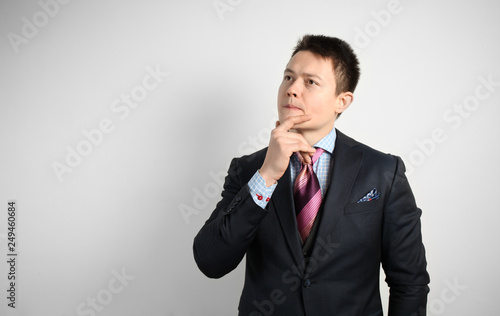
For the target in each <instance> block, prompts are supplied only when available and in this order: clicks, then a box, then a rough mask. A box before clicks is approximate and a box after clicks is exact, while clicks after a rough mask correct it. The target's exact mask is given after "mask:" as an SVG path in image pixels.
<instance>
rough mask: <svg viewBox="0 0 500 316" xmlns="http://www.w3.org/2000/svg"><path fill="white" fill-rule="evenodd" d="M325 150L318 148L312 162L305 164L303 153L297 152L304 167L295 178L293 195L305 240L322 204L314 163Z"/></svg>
mask: <svg viewBox="0 0 500 316" xmlns="http://www.w3.org/2000/svg"><path fill="white" fill-rule="evenodd" d="M323 151H324V150H323V149H322V148H316V153H315V154H314V156H313V157H312V162H311V163H310V164H305V163H304V158H302V155H301V154H299V153H297V152H296V153H295V155H296V156H297V157H298V158H299V161H300V162H301V164H302V168H301V169H300V172H299V174H298V175H297V178H296V179H295V184H294V187H293V197H294V200H295V210H296V211H298V212H299V213H298V215H297V227H298V229H299V233H300V237H301V238H302V241H303V242H304V241H305V240H306V239H307V237H308V236H309V233H310V232H311V228H312V225H313V223H314V219H315V218H316V215H317V214H318V210H319V207H320V206H321V201H322V198H321V189H320V187H319V182H318V177H316V174H315V173H314V171H313V164H314V163H315V162H316V161H317V160H318V158H319V156H321V154H322V153H323Z"/></svg>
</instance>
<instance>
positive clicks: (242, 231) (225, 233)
mask: <svg viewBox="0 0 500 316" xmlns="http://www.w3.org/2000/svg"><path fill="white" fill-rule="evenodd" d="M242 171H243V168H242V167H241V166H240V159H237V158H235V159H233V161H232V162H231V165H230V167H229V171H228V175H227V176H226V179H225V182H224V188H223V191H222V200H221V201H220V202H219V203H218V204H217V206H216V208H215V210H214V211H213V213H212V214H211V216H210V218H209V219H208V220H207V221H206V223H205V224H204V226H203V227H202V228H201V230H200V231H199V232H198V234H197V235H196V237H195V239H194V244H193V252H194V258H195V261H196V264H197V265H198V268H199V269H200V270H201V271H202V272H203V273H204V274H205V275H206V276H208V277H210V278H220V277H222V276H224V275H225V274H227V273H229V272H231V271H232V270H234V269H235V268H236V267H237V266H238V264H239V263H240V262H241V260H242V259H243V256H244V255H245V253H246V250H247V248H248V246H249V245H250V243H251V242H252V241H253V239H254V237H255V234H256V233H257V230H258V227H259V225H260V223H261V221H262V220H263V219H264V217H265V216H266V215H267V214H268V211H267V210H265V209H262V208H261V207H260V206H258V205H257V204H256V203H255V202H254V201H253V199H252V197H251V196H250V193H249V188H248V185H247V182H248V179H246V177H242ZM242 178H245V179H242Z"/></svg>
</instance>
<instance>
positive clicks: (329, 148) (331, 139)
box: [313, 128, 337, 154]
mask: <svg viewBox="0 0 500 316" xmlns="http://www.w3.org/2000/svg"><path fill="white" fill-rule="evenodd" d="M336 139H337V132H336V131H335V128H332V130H331V131H330V133H328V134H327V135H326V136H325V137H323V138H322V139H320V140H319V141H318V142H317V143H316V144H314V146H313V147H319V148H323V149H324V150H325V151H326V152H328V153H330V154H333V149H334V148H335V140H336Z"/></svg>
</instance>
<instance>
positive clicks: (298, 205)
mask: <svg viewBox="0 0 500 316" xmlns="http://www.w3.org/2000/svg"><path fill="white" fill-rule="evenodd" d="M358 79H359V66H358V60H357V57H356V55H355V54H354V52H353V51H352V49H351V48H350V46H349V45H348V44H347V43H345V42H344V41H342V40H340V39H337V38H331V37H325V36H312V35H306V36H304V37H303V38H302V39H301V40H300V41H299V42H298V44H297V46H296V48H295V50H294V52H293V54H292V57H291V59H290V61H289V62H288V64H287V66H286V68H285V71H284V76H283V82H282V83H281V86H280V88H279V92H278V115H279V122H277V124H276V128H275V129H274V130H273V131H272V133H271V139H270V141H269V146H268V148H265V149H263V150H260V151H258V152H256V153H254V154H252V155H249V156H244V157H241V158H238V159H234V160H233V161H232V163H231V166H230V168H229V172H228V176H227V177H226V180H225V183H224V189H223V192H222V200H221V201H220V202H219V203H218V204H217V207H216V209H215V211H214V212H213V213H212V215H211V216H210V218H209V219H208V220H207V222H206V223H205V225H204V226H203V228H202V229H201V230H200V232H199V233H198V235H197V236H196V238H195V240H194V257H195V260H196V263H197V264H198V267H199V268H200V270H201V271H202V272H203V273H204V274H205V275H207V276H208V277H212V278H219V277H222V276H224V275H225V274H227V273H229V272H230V271H232V270H233V269H234V268H236V266H237V265H238V264H239V263H240V261H241V260H242V258H243V257H244V255H245V254H246V274H245V285H244V288H243V292H242V295H241V299H240V304H239V315H245V316H246V315H284V316H294V315H308V316H311V315H318V316H324V315H339V316H342V315H344V316H357V315H360V316H361V315H366V316H376V315H377V316H378V315H382V307H381V300H380V293H379V273H380V264H382V267H383V269H384V271H385V274H386V282H387V283H388V285H389V287H390V299H389V315H390V316H422V315H425V314H426V312H425V307H426V303H427V293H428V291H429V288H428V286H427V285H428V283H429V276H428V274H427V271H426V259H425V251H424V247H423V244H422V238H421V232H420V230H421V229H420V215H421V211H420V209H418V208H417V206H416V204H415V200H414V197H413V194H412V192H411V189H410V187H409V184H408V181H407V179H406V177H405V175H404V171H405V168H404V165H403V162H402V160H401V159H400V158H399V157H396V156H392V155H388V154H383V153H381V152H378V151H376V150H374V149H372V148H370V147H368V146H366V145H363V144H361V143H359V142H357V141H355V140H353V139H351V138H349V137H347V136H346V135H344V134H342V133H341V132H340V131H338V130H336V129H335V128H334V122H335V120H336V119H337V118H338V117H339V116H340V114H341V113H342V112H344V111H345V110H346V109H347V108H348V107H349V105H350V104H351V103H352V101H353V92H354V90H355V88H356V84H357V82H358ZM317 148H319V149H317Z"/></svg>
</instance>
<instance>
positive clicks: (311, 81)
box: [307, 80, 317, 85]
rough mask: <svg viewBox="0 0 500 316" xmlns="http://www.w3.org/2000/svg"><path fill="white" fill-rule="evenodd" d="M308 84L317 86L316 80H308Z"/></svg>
mask: <svg viewBox="0 0 500 316" xmlns="http://www.w3.org/2000/svg"><path fill="white" fill-rule="evenodd" d="M307 83H308V84H310V85H315V84H317V83H316V81H314V80H307Z"/></svg>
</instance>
